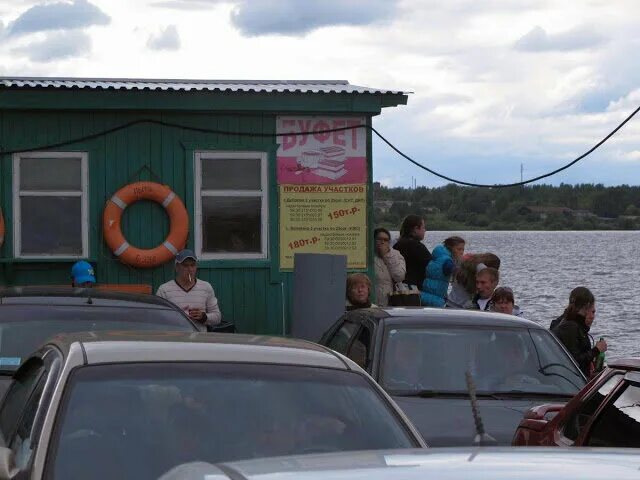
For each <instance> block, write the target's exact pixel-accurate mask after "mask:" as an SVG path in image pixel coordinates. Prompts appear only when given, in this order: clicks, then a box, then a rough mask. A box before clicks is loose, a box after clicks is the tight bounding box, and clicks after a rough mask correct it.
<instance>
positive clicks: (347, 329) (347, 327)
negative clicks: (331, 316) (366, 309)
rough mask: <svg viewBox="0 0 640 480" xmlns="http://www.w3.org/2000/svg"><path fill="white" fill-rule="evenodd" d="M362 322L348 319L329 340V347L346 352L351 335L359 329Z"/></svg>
mask: <svg viewBox="0 0 640 480" xmlns="http://www.w3.org/2000/svg"><path fill="white" fill-rule="evenodd" d="M359 327H360V324H358V323H355V322H350V321H346V322H344V323H343V324H342V326H341V327H340V328H339V329H338V331H337V332H336V333H335V335H334V336H333V338H332V339H331V340H330V341H329V345H328V346H329V348H331V349H332V350H335V351H336V352H339V353H346V351H347V346H348V345H349V341H350V340H351V337H353V336H354V335H355V333H356V332H357V331H358V328H359Z"/></svg>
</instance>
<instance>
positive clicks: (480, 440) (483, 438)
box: [464, 370, 498, 447]
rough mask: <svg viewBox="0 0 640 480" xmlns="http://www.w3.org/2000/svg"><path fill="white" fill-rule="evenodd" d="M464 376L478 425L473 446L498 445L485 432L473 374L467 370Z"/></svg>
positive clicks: (474, 419) (472, 411) (472, 410)
mask: <svg viewBox="0 0 640 480" xmlns="http://www.w3.org/2000/svg"><path fill="white" fill-rule="evenodd" d="M464 375H465V377H466V379H467V390H468V391H469V399H470V400H471V413H472V414H473V421H474V422H475V424H476V436H475V438H474V439H473V445H475V446H478V447H488V446H491V445H497V444H498V442H497V441H496V439H495V438H493V437H492V436H491V435H489V434H488V433H486V432H485V431H484V425H483V424H482V418H480V410H479V409H478V399H477V398H476V386H475V385H474V383H473V377H472V376H471V372H470V371H469V370H467V371H466V372H464Z"/></svg>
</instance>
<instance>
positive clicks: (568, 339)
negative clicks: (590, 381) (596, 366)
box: [551, 314, 600, 377]
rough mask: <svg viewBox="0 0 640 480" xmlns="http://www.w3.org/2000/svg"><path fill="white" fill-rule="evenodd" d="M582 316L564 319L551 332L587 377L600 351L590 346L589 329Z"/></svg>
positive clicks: (577, 315)
mask: <svg viewBox="0 0 640 480" xmlns="http://www.w3.org/2000/svg"><path fill="white" fill-rule="evenodd" d="M584 322H585V318H584V316H583V315H579V314H576V315H573V316H568V317H566V318H564V319H563V320H562V321H561V322H560V323H558V324H557V325H556V326H555V328H554V329H552V330H551V331H552V332H553V333H554V334H555V335H556V337H558V340H560V341H561V342H562V343H563V345H564V346H565V347H566V348H567V350H569V353H571V355H572V356H573V358H574V359H575V361H576V363H577V364H578V366H579V367H580V370H582V373H584V374H585V376H587V377H588V376H589V373H590V372H589V370H590V366H591V362H592V361H593V360H594V359H595V358H596V356H597V355H598V354H599V353H600V351H599V350H598V349H597V348H596V347H594V346H592V345H591V337H590V336H589V327H587V325H586V324H585V323H584Z"/></svg>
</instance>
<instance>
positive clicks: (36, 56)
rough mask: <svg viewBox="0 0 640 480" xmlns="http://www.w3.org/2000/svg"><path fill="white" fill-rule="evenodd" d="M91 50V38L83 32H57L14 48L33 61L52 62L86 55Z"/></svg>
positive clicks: (16, 51)
mask: <svg viewBox="0 0 640 480" xmlns="http://www.w3.org/2000/svg"><path fill="white" fill-rule="evenodd" d="M90 51H91V38H90V37H89V36H88V35H87V34H85V33H82V32H56V33H51V34H48V35H47V36H46V37H45V38H44V39H43V40H39V41H36V42H32V43H29V44H27V45H26V46H24V47H19V48H16V49H15V50H14V52H15V53H17V54H20V55H25V56H27V57H28V58H29V60H31V61H32V62H51V61H54V60H65V59H69V58H75V57H80V56H85V55H87V54H88V53H89V52H90Z"/></svg>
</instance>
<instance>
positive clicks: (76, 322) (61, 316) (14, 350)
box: [0, 305, 195, 372]
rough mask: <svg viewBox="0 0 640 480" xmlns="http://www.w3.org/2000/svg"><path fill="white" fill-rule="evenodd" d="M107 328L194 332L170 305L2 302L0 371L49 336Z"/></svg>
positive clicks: (17, 362) (15, 363) (8, 368)
mask: <svg viewBox="0 0 640 480" xmlns="http://www.w3.org/2000/svg"><path fill="white" fill-rule="evenodd" d="M104 330H136V331H146V330H168V331H174V330H176V331H191V332H192V331H194V330H195V327H194V326H193V325H192V324H191V323H190V322H189V321H188V320H187V319H186V318H185V317H184V316H183V315H182V314H181V313H180V312H178V311H176V310H171V309H168V308H165V309H160V308H153V309H151V308H121V307H106V306H92V305H86V306H56V305H3V306H2V308H0V370H2V371H5V372H7V371H8V372H10V371H12V370H16V369H17V368H18V366H19V365H20V363H21V361H22V360H24V359H26V358H27V357H28V356H29V355H30V354H31V353H32V352H33V351H34V350H36V349H37V348H38V347H39V346H40V345H41V344H42V343H43V342H44V341H46V340H47V339H48V338H50V337H52V336H54V335H57V334H60V333H73V332H86V331H104Z"/></svg>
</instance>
